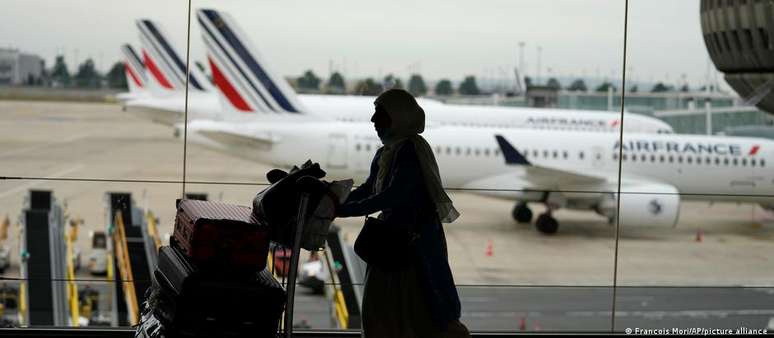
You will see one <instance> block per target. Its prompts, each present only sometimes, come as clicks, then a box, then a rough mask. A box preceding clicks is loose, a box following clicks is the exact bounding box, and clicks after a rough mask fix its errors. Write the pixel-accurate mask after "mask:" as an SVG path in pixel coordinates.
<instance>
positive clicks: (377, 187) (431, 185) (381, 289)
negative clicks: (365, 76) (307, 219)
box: [336, 89, 470, 338]
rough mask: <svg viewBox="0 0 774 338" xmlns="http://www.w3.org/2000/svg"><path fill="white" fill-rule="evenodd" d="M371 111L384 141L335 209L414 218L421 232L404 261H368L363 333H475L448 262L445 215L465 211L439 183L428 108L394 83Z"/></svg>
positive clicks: (344, 213)
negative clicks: (463, 315)
mask: <svg viewBox="0 0 774 338" xmlns="http://www.w3.org/2000/svg"><path fill="white" fill-rule="evenodd" d="M374 105H375V112H374V115H373V117H372V118H371V122H373V123H374V127H375V129H376V133H377V134H378V135H379V139H381V141H382V144H384V146H383V147H381V148H379V149H378V150H377V151H376V154H375V155H374V159H373V161H372V162H371V171H370V174H369V176H368V179H367V180H366V182H365V183H364V184H362V185H361V186H359V187H358V188H357V189H355V190H353V191H352V193H351V194H350V195H349V197H348V198H347V201H346V202H345V203H344V204H342V205H341V206H340V207H339V209H337V212H336V214H337V216H339V217H352V216H365V215H370V214H372V213H375V212H377V211H381V214H380V215H379V218H380V219H381V220H383V221H385V223H386V224H408V225H411V227H412V228H413V230H414V232H416V233H417V234H418V235H419V237H418V238H417V239H416V240H415V241H414V242H413V244H412V245H411V252H410V255H409V257H411V258H410V259H409V260H408V261H407V262H405V264H402V266H403V268H401V269H400V270H397V271H384V270H382V269H380V268H379V267H376V266H371V265H369V266H368V268H367V272H366V280H365V288H364V291H363V304H362V312H361V314H362V329H363V337H368V338H374V337H469V336H470V335H469V333H468V330H467V328H465V326H464V325H462V323H460V321H459V318H460V311H461V309H460V300H459V296H458V294H457V289H456V287H455V286H454V279H453V277H452V272H451V268H450V267H449V262H448V257H447V251H446V238H445V236H444V231H443V228H442V227H441V222H444V223H450V222H452V221H454V220H455V219H456V218H457V217H458V216H459V213H458V212H457V210H456V209H455V208H454V206H453V205H452V202H451V199H449V197H448V196H447V195H446V193H445V192H444V190H443V186H442V185H441V177H440V175H439V173H438V165H437V164H436V161H435V156H434V155H433V151H432V148H430V145H429V144H428V143H427V141H425V139H424V138H422V136H420V135H419V134H420V133H422V132H423V131H424V129H425V113H424V111H423V110H422V108H421V107H420V106H419V105H418V104H417V101H416V100H415V99H414V97H413V96H412V95H411V94H409V93H408V92H407V91H405V90H401V89H390V90H388V91H386V92H384V93H383V94H382V95H380V96H379V97H378V98H377V99H376V101H375V102H374Z"/></svg>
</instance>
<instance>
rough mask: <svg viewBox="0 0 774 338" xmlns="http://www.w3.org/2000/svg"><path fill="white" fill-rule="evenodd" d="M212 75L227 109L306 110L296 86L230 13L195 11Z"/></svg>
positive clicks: (243, 110) (241, 110) (244, 111)
mask: <svg viewBox="0 0 774 338" xmlns="http://www.w3.org/2000/svg"><path fill="white" fill-rule="evenodd" d="M196 17H197V20H198V21H199V24H200V25H201V27H202V38H203V40H204V44H205V46H206V48H207V57H208V63H209V65H210V69H211V71H212V79H213V82H214V83H215V86H216V87H217V88H218V91H219V94H220V97H221V102H222V104H223V106H224V108H225V110H228V111H232V112H239V113H264V114H295V115H301V114H305V113H306V111H305V109H304V108H303V106H302V105H301V103H300V102H299V100H298V98H297V96H296V93H295V92H294V91H293V88H291V87H290V85H289V84H288V83H287V81H285V79H284V78H282V77H281V76H279V75H277V74H276V73H275V72H273V71H272V68H270V67H269V66H268V65H267V64H266V62H265V59H264V58H263V56H262V55H261V54H260V53H259V52H258V51H257V50H256V49H255V48H253V47H252V45H251V44H250V42H249V41H248V39H247V38H246V35H245V34H244V33H243V32H242V30H241V29H240V28H239V26H238V25H237V24H236V22H235V21H234V19H233V18H231V16H229V15H228V14H227V13H223V12H220V11H217V10H213V9H200V10H198V11H197V13H196Z"/></svg>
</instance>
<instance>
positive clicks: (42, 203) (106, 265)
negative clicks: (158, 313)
mask: <svg viewBox="0 0 774 338" xmlns="http://www.w3.org/2000/svg"><path fill="white" fill-rule="evenodd" d="M0 189H2V190H0V210H1V211H2V214H3V216H2V217H3V218H5V216H6V215H7V216H8V219H9V222H8V223H9V226H7V227H6V231H7V238H4V239H3V240H2V241H1V242H0V263H2V264H3V265H4V266H3V271H2V279H3V281H2V285H0V287H6V288H8V289H7V290H6V289H0V291H2V290H5V291H7V293H8V295H6V294H5V293H3V292H0V297H5V298H4V299H5V300H6V301H5V304H6V307H5V309H4V311H3V313H2V315H3V318H5V319H8V320H11V321H13V322H15V323H17V324H19V325H22V326H72V325H73V323H74V322H77V323H78V325H79V326H87V325H88V326H105V325H108V326H111V325H112V326H116V325H120V326H127V325H129V324H130V322H129V321H128V319H127V318H128V317H127V316H129V315H128V313H131V310H129V309H135V311H138V310H139V305H138V307H131V306H126V305H116V304H119V303H120V304H128V303H127V302H125V301H121V302H119V303H116V302H117V301H119V300H118V299H114V294H115V293H114V292H115V291H114V290H115V285H116V284H115V283H111V282H109V281H108V280H113V279H115V278H118V280H127V281H131V282H132V283H131V284H130V285H131V286H132V287H133V288H134V290H133V294H135V295H137V296H135V297H134V302H138V301H139V302H138V303H137V304H141V303H142V300H143V299H144V294H145V289H146V288H147V287H149V286H150V273H151V268H150V265H152V264H153V263H152V259H148V258H147V257H149V256H148V255H147V252H146V245H145V244H144V243H145V242H144V241H149V243H151V242H150V241H151V240H152V238H154V237H155V238H159V240H160V241H161V242H166V240H165V239H164V238H163V237H165V236H164V235H165V234H166V233H168V232H169V230H168V229H165V228H159V229H158V230H157V231H151V230H150V229H151V228H152V226H151V225H150V224H151V223H150V219H153V220H154V221H156V220H158V221H161V222H162V223H169V222H172V221H173V220H174V215H175V209H174V204H173V202H172V201H174V200H175V198H177V197H179V196H180V191H181V185H180V184H161V183H155V184H154V183H135V182H132V183H121V182H85V181H58V180H14V181H4V182H3V184H2V186H0ZM122 196H126V197H122ZM124 206H126V208H125V207H124ZM129 206H131V208H129ZM110 210H123V211H122V215H124V214H125V215H127V216H125V217H123V218H122V221H124V220H125V221H126V223H124V224H125V225H126V226H125V228H123V229H125V230H126V231H125V232H123V234H124V238H126V250H125V252H126V253H127V254H126V255H125V256H122V257H125V258H122V259H121V260H119V261H121V262H131V263H128V264H130V265H131V266H132V268H131V278H130V275H129V272H128V271H129V270H127V269H124V268H121V267H120V265H117V266H112V265H111V264H110V257H118V256H120V255H119V253H120V252H121V251H120V250H118V249H116V248H118V246H117V244H116V243H117V242H116V241H115V237H114V235H111V229H112V230H113V231H114V232H112V233H115V230H116V229H118V228H119V226H118V225H119V223H118V222H117V221H113V222H112V223H113V224H112V225H113V226H111V224H110V223H111V221H110V220H109V219H108V215H109V214H110V213H111V212H110ZM130 210H131V211H130ZM146 212H150V214H148V213H146ZM151 215H153V216H152V217H151ZM129 222H131V223H129ZM3 223H4V222H3ZM0 224H2V223H0ZM142 228H145V229H148V230H146V232H147V233H148V234H157V236H152V235H148V237H147V239H145V240H143V231H141V229H142ZM138 239H139V240H138ZM118 243H120V242H118ZM152 246H153V245H152V244H149V245H148V249H147V250H153V248H152ZM111 253H112V254H111ZM68 257H69V260H68ZM126 257H131V258H126ZM138 257H139V258H142V259H141V260H139V261H138V260H137V258H138ZM68 262H70V263H69V264H68ZM143 262H144V263H143ZM6 264H7V266H6ZM143 267H144V268H143ZM70 281H74V283H70ZM20 282H25V283H22V285H24V286H20ZM74 287H75V288H77V290H78V292H77V293H76V292H75V291H74V290H76V289H74ZM119 287H120V288H121V290H122V292H125V294H130V292H132V288H124V287H123V286H121V285H120V284H119ZM90 290H91V291H96V294H94V293H93V292H91V291H90ZM76 297H78V299H80V301H79V302H76V301H75V300H76ZM120 298H121V299H123V297H120ZM14 299H15V301H16V302H17V303H16V304H14V305H13V306H10V303H9V302H11V301H13V300H14ZM52 300H53V301H52ZM132 306H133V305H132ZM20 308H21V309H22V310H21V311H20V310H19V309H20ZM75 308H77V309H78V310H77V312H76V311H75ZM114 310H115V311H119V310H120V313H121V314H123V315H119V314H116V313H114V312H113V311H114ZM73 315H75V318H76V319H75V321H73V319H72V318H73V317H72V316H73ZM79 317H81V318H79ZM119 319H120V320H119Z"/></svg>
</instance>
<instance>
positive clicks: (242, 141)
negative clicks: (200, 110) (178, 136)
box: [197, 130, 277, 150]
mask: <svg viewBox="0 0 774 338" xmlns="http://www.w3.org/2000/svg"><path fill="white" fill-rule="evenodd" d="M197 132H198V133H199V134H201V135H203V136H204V137H206V138H208V139H210V140H212V141H215V142H217V143H219V144H222V145H227V146H230V147H234V148H235V149H264V150H268V149H270V148H271V146H272V144H274V142H276V141H277V140H276V139H275V138H272V137H271V135H249V136H248V135H242V134H237V133H232V132H227V131H220V130H199V131H197Z"/></svg>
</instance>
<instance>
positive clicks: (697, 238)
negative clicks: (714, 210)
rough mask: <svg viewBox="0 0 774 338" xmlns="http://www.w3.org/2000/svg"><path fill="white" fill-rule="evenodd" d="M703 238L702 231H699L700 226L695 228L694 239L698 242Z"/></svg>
mask: <svg viewBox="0 0 774 338" xmlns="http://www.w3.org/2000/svg"><path fill="white" fill-rule="evenodd" d="M702 240H704V231H701V228H699V229H697V230H696V241H697V242H700V243H701V241H702Z"/></svg>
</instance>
